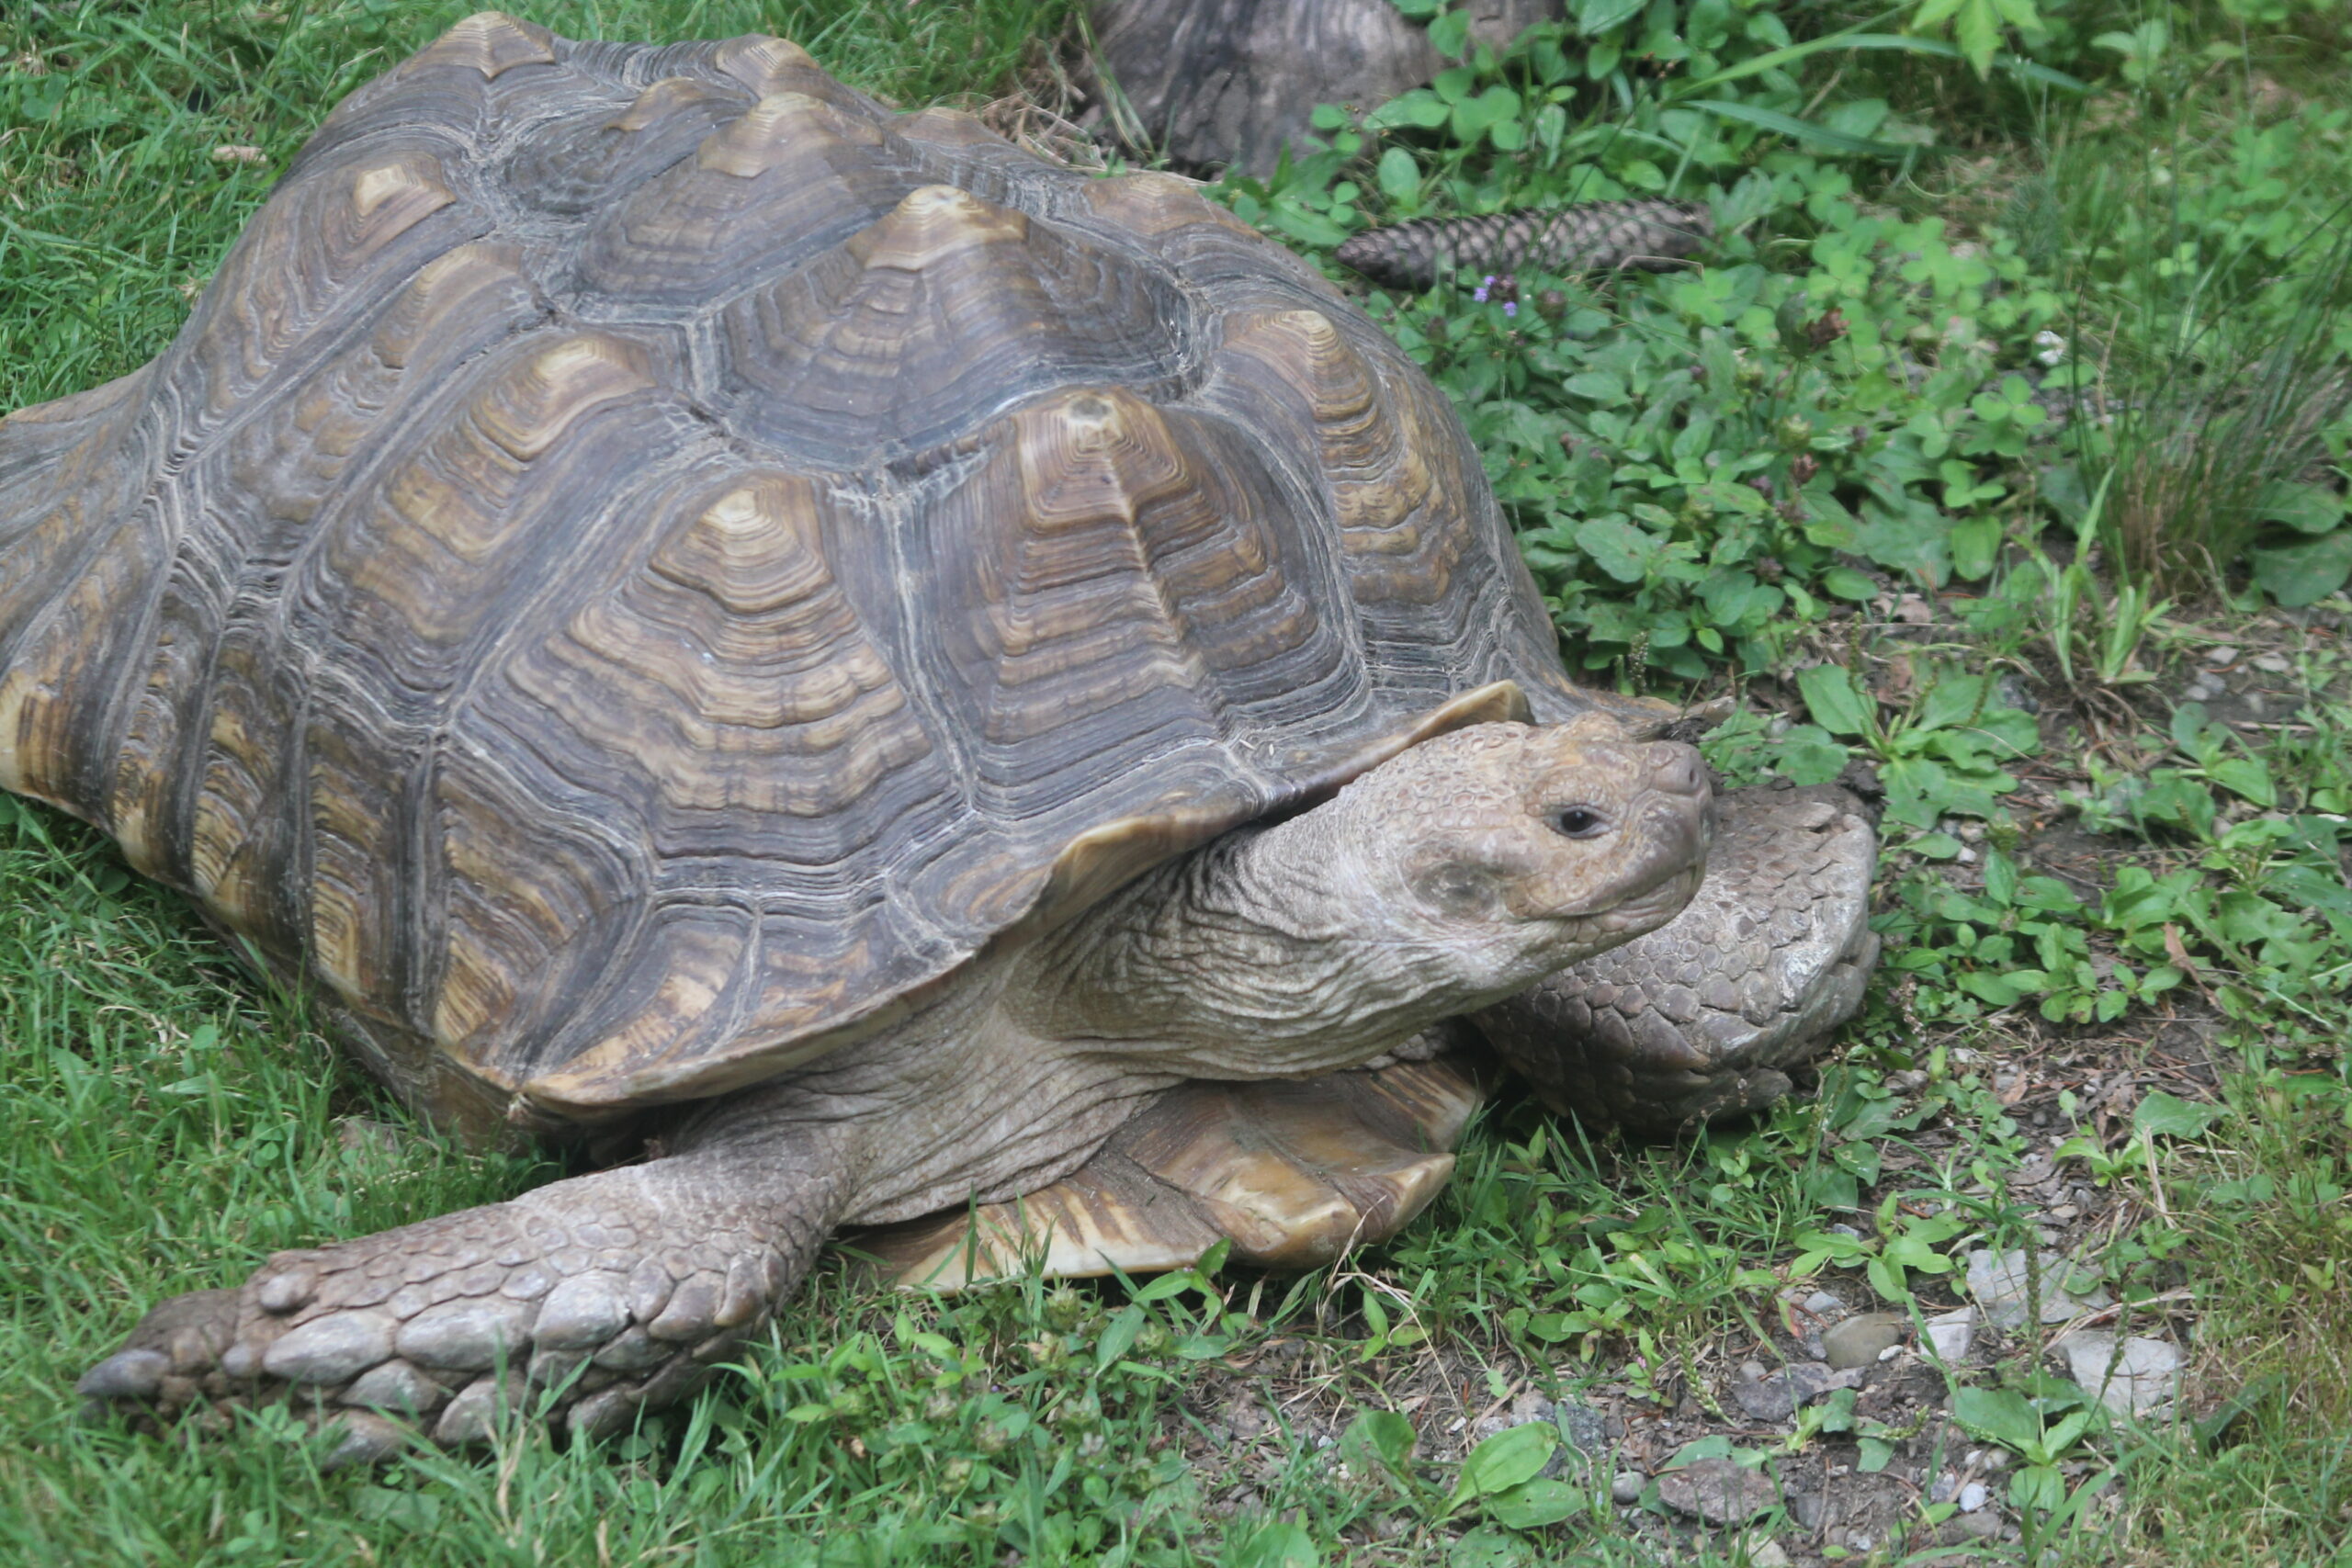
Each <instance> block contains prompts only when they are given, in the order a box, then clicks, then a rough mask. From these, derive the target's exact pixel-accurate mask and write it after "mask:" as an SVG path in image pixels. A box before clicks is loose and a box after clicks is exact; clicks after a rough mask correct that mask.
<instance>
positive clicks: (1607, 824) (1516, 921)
mask: <svg viewBox="0 0 2352 1568" xmlns="http://www.w3.org/2000/svg"><path fill="white" fill-rule="evenodd" d="M1710 796H1711V792H1710V789H1709V785H1708V781H1707V770H1706V767H1705V765H1704V764H1703V763H1702V761H1700V758H1699V754H1698V752H1697V751H1695V750H1692V749H1691V747H1688V746H1684V745H1680V744H1679V743H1676V742H1671V741H1649V740H1641V739H1635V738H1634V737H1633V736H1632V735H1631V734H1629V733H1628V732H1627V731H1626V729H1625V728H1623V726H1622V725H1621V724H1619V723H1618V722H1617V721H1616V720H1615V719H1613V718H1611V717H1610V716H1607V715H1604V714H1599V713H1592V714H1587V715H1584V716H1580V717H1578V718H1577V719H1574V720H1571V721H1570V722H1568V723H1566V724H1559V725H1543V726H1537V725H1525V724H1482V725H1475V726H1472V727H1471V728H1466V729H1460V730H1455V731H1453V733H1451V734H1448V735H1442V736H1439V737H1438V738H1436V739H1431V740H1428V741H1425V742H1423V743H1422V744H1420V745H1419V746H1416V747H1414V748H1412V749H1411V750H1408V751H1406V752H1404V753H1403V754H1402V755H1400V756H1397V757H1396V758H1393V759H1391V760H1390V761H1387V762H1385V763H1383V764H1382V765H1381V766H1379V767H1377V768H1374V769H1373V770H1372V771H1371V772H1369V773H1365V774H1364V775H1363V777H1361V778H1359V779H1357V780H1356V781H1355V782H1354V783H1353V784H1350V785H1349V786H1348V787H1347V789H1345V790H1344V791H1342V792H1341V794H1340V798H1339V800H1337V801H1334V802H1333V803H1332V805H1333V806H1335V807H1340V814H1341V815H1342V816H1343V817H1344V818H1345V819H1346V825H1345V827H1344V828H1341V830H1340V836H1341V837H1344V838H1345V839H1346V840H1348V841H1349V842H1350V843H1351V844H1352V845H1353V846H1356V849H1355V852H1353V853H1351V855H1350V856H1349V857H1348V858H1349V859H1350V860H1351V861H1352V863H1353V864H1352V866H1351V871H1352V874H1353V875H1352V878H1351V879H1353V880H1357V881H1358V882H1359V884H1360V888H1359V891H1360V893H1361V895H1362V897H1361V899H1360V900H1359V901H1358V902H1357V908H1359V909H1360V910H1363V911H1366V912H1367V913H1369V915H1370V918H1371V919H1373V920H1374V921H1375V922H1376V923H1378V924H1379V925H1381V926H1383V927H1386V928H1389V929H1388V930H1387V931H1385V933H1384V934H1385V935H1387V936H1389V937H1390V938H1392V939H1393V940H1397V941H1401V942H1407V943H1410V944H1414V945H1419V944H1422V943H1430V944H1433V945H1437V946H1441V947H1443V948H1445V949H1447V950H1449V951H1455V952H1459V953H1462V954H1463V956H1464V959H1466V960H1467V962H1468V964H1469V967H1470V969H1471V971H1472V972H1473V973H1472V974H1471V975H1465V976H1464V979H1466V980H1468V981H1469V983H1470V984H1471V985H1473V986H1474V987H1478V988H1486V987H1487V986H1490V985H1491V986H1492V987H1494V988H1495V989H1497V990H1498V991H1507V990H1510V989H1512V988H1515V987H1518V986H1521V985H1524V984H1527V983H1528V982H1529V981H1531V980H1532V979H1533V978H1535V977H1536V976H1541V975H1543V974H1547V973H1549V972H1550V971H1551V970H1553V969H1555V968H1557V967H1559V966H1560V965H1562V964H1571V963H1574V962H1576V961H1577V960H1578V959H1581V958H1584V957H1587V956H1589V955H1590V954H1592V953H1598V952H1600V951H1602V950H1604V949H1607V948H1611V947H1614V946H1616V945H1617V944H1618V943H1620V942H1628V941H1631V940H1632V939H1633V938H1634V937H1637V936H1640V935H1642V934H1643V933H1644V932H1645V931H1654V930H1656V929H1657V927H1659V926H1662V925H1664V924H1665V923H1666V922H1667V921H1668V920H1670V919H1673V918H1674V917H1675V915H1677V914H1678V913H1679V912H1680V910H1681V908H1682V907H1683V905H1685V904H1686V903H1688V902H1689V901H1690V899H1691V895H1692V894H1693V893H1695V892H1696V891H1697V890H1698V886H1699V879H1700V876H1701V874H1702V872H1703V871H1704V870H1705V865H1706V850H1707V840H1708V833H1709V807H1710ZM1326 809H1327V810H1328V809H1329V808H1328V807H1327V808H1326ZM1333 826H1334V827H1335V828H1340V823H1339V822H1334V823H1333Z"/></svg>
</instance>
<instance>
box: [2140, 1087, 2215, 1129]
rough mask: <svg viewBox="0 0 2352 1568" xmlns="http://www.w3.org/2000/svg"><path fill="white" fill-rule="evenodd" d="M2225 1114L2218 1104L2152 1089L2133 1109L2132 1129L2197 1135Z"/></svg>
mask: <svg viewBox="0 0 2352 1568" xmlns="http://www.w3.org/2000/svg"><path fill="white" fill-rule="evenodd" d="M2221 1114H2222V1108H2221V1107H2220V1106H2218V1105H2199V1104H2196V1103H2194V1102H2193V1101H2190V1100H2183V1099H2181V1098H2180V1097H2179V1096H2178V1095H2172V1094H2166V1093H2165V1091H2164V1090H2163V1089H2150V1090H2149V1091H2148V1092H2147V1094H2146V1095H2145V1096H2143V1098H2142V1099H2141V1100H2140V1105H2139V1108H2138V1109H2137V1110H2135V1111H2132V1112H2131V1130H2132V1131H2133V1132H2135V1133H2146V1134H2151V1135H2153V1136H2155V1137H2164V1138H2194V1137H2196V1136H2197V1135H2198V1134H2201V1133H2202V1132H2204V1131H2205V1129H2206V1128H2208V1127H2210V1126H2211V1125H2212V1124H2213V1122H2214V1120H2215V1119H2216V1118H2217V1117H2219V1116H2220V1115H2221Z"/></svg>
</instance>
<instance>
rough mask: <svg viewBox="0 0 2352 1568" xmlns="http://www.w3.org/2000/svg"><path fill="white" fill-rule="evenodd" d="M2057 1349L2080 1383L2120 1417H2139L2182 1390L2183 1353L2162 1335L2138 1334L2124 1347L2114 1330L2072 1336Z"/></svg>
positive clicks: (2127, 1341) (2059, 1344)
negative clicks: (2181, 1354)
mask: <svg viewBox="0 0 2352 1568" xmlns="http://www.w3.org/2000/svg"><path fill="white" fill-rule="evenodd" d="M2056 1348H2057V1349H2058V1351H2059V1353H2060V1354H2062V1355H2064V1357H2065V1358H2066V1364H2067V1368H2068V1370H2069V1371H2072V1372H2073V1374H2074V1378H2075V1382H2078V1383H2080V1384H2082V1385H2083V1387H2085V1388H2086V1389H2088V1390H2089V1391H2090V1392H2091V1393H2096V1394H2098V1396H2099V1398H2100V1400H2101V1401H2102V1402H2104V1403H2105V1404H2106V1405H2107V1407H2108V1408H2109V1410H2112V1411H2114V1412H2115V1413H2116V1414H2118V1415H2119V1416H2137V1415H2141V1414H2143V1413H2144V1412H2146V1411H2149V1410H2153V1409H2154V1408H2155V1407H2156V1406H2157V1405H2159V1404H2165V1403H2166V1402H2168V1401H2169V1400H2171V1398H2172V1397H2173V1395H2174V1394H2175V1393H2177V1392H2179V1383H2180V1352H2179V1351H2177V1350H2176V1349H2174V1348H2172V1347H2171V1346H2170V1345H2167V1344H2166V1343H2165V1342H2164V1341H2163V1340H2161V1339H2144V1338H2142V1337H2138V1336H2136V1335H2135V1336H2133V1337H2131V1338H2129V1339H2126V1340H2124V1341H2123V1342H2122V1344H2121V1345H2120V1346H2118V1345H2117V1343H2116V1339H2115V1336H2114V1335H2112V1334H2100V1333H2095V1332H2089V1331H2084V1332H2078V1333H2075V1334H2069V1335H2067V1336H2066V1337H2064V1338H2063V1339H2061V1340H2059V1341H2058V1344H2057V1347H2056Z"/></svg>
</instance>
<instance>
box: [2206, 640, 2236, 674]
mask: <svg viewBox="0 0 2352 1568" xmlns="http://www.w3.org/2000/svg"><path fill="white" fill-rule="evenodd" d="M2237 661H2238V650H2237V649H2234V648H2232V647H2230V646H2228V645H2227V644H2226V643H2225V644H2223V645H2222V647H2220V648H2209V649H2206V650H2205V662H2206V663H2208V664H2211V666H2213V668H2215V669H2216V670H2219V669H2222V668H2224V667H2226V666H2228V665H2232V664H2235V663H2236V662H2237Z"/></svg>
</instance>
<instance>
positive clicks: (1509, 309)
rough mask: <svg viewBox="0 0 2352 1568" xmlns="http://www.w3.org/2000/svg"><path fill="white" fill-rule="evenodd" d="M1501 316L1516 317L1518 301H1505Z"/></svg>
mask: <svg viewBox="0 0 2352 1568" xmlns="http://www.w3.org/2000/svg"><path fill="white" fill-rule="evenodd" d="M1503 314H1504V315H1506V316H1516V315H1518V314H1519V301H1518V300H1516V299H1512V300H1509V301H1507V302H1506V303H1505V304H1504V306H1503Z"/></svg>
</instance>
